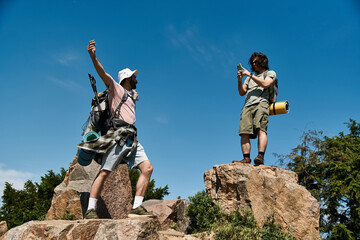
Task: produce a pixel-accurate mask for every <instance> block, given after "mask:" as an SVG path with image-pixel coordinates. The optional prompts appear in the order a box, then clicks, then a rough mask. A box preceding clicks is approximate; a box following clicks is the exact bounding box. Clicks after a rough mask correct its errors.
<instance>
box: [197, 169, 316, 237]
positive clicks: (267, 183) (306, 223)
mask: <svg viewBox="0 0 360 240" xmlns="http://www.w3.org/2000/svg"><path fill="white" fill-rule="evenodd" d="M204 181H205V187H206V191H207V193H208V194H209V195H210V196H211V198H212V199H213V200H214V201H215V202H217V203H218V204H219V205H220V207H221V209H222V210H224V211H225V212H229V211H233V210H235V209H236V208H251V210H252V212H253V214H254V217H255V220H256V222H257V223H258V225H259V226H262V225H263V224H264V223H265V222H266V221H267V219H269V218H271V217H273V218H274V220H275V223H276V224H279V225H280V226H281V227H282V229H283V230H284V231H290V232H292V233H293V234H294V236H295V237H297V238H298V239H309V240H310V239H311V240H314V239H321V238H320V232H319V218H320V207H319V204H318V202H317V201H316V199H315V198H314V197H313V196H312V195H311V194H310V192H308V191H307V190H306V188H305V187H303V186H300V185H299V184H298V183H297V182H298V177H297V174H296V173H294V172H291V171H287V170H285V169H281V168H277V167H268V166H264V165H262V166H257V167H255V166H253V165H250V164H237V163H232V164H222V165H215V166H214V167H213V169H211V170H209V171H206V172H205V174H204Z"/></svg>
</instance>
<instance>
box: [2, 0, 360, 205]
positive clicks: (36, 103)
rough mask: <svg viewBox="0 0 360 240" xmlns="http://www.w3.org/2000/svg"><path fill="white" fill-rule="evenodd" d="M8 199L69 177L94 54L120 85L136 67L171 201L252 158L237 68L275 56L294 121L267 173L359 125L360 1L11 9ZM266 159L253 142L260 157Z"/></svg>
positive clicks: (143, 115)
mask: <svg viewBox="0 0 360 240" xmlns="http://www.w3.org/2000/svg"><path fill="white" fill-rule="evenodd" d="M0 39H1V40H0V53H1V55H0V79H1V80H0V87H1V94H0V100H1V103H2V106H1V110H2V111H1V117H0V125H1V126H2V128H1V132H2V137H1V140H0V151H1V157H0V191H1V193H2V191H3V185H4V182H5V181H8V182H10V183H12V184H13V186H14V187H17V188H21V187H22V185H23V183H24V182H25V181H26V180H27V179H31V180H34V181H40V176H43V175H44V174H45V173H46V172H47V171H48V170H54V171H55V172H59V171H60V168H61V167H64V168H65V169H67V168H68V166H69V165H70V163H71V161H72V160H73V157H74V155H75V153H76V144H77V143H79V142H80V141H81V135H80V134H81V126H82V124H83V123H84V122H85V120H86V119H87V117H88V114H89V110H90V99H91V98H92V96H93V93H92V90H91V87H90V83H89V80H88V77H87V73H91V74H93V75H95V78H96V79H97V81H98V83H99V84H98V89H100V90H102V89H105V87H104V85H103V83H101V80H100V78H99V77H98V76H97V75H96V72H95V70H94V68H93V65H92V63H91V60H90V58H89V55H88V53H87V50H86V48H87V44H88V42H89V40H92V39H94V40H95V41H96V42H97V56H98V58H99V59H100V61H101V63H102V64H103V65H104V67H105V70H106V71H107V72H108V73H109V74H110V75H112V76H113V77H114V78H116V76H117V72H118V71H119V70H121V69H123V68H125V67H129V68H131V69H138V71H139V74H138V81H139V84H138V93H139V99H140V101H139V102H138V105H137V122H136V126H137V128H138V132H139V140H140V142H141V143H142V145H143V146H144V148H145V151H146V153H147V155H148V157H149V158H150V160H151V161H152V163H153V166H154V173H153V178H154V179H155V181H156V185H157V186H165V185H166V184H168V185H169V188H170V192H171V194H170V195H169V196H167V197H166V199H172V198H176V197H178V196H181V197H182V198H187V197H188V196H193V195H194V194H195V193H196V192H198V191H200V190H203V189H204V188H205V187H204V182H203V174H204V172H205V171H207V170H209V169H211V168H212V167H213V166H214V165H216V164H225V163H230V162H231V161H232V160H234V159H241V158H242V153H241V149H240V137H239V136H238V127H239V119H240V112H241V108H242V106H243V104H244V97H240V96H239V94H238V92H237V79H236V65H237V64H238V63H242V64H243V66H244V67H246V68H248V69H249V65H248V64H247V62H248V59H249V57H250V55H251V54H252V53H253V52H255V51H261V52H263V53H265V54H266V55H267V56H268V58H269V66H270V68H271V69H273V70H275V71H276V72H277V76H278V78H279V96H278V99H279V100H288V101H289V102H290V113H289V114H287V115H278V116H271V117H270V123H269V128H268V138H269V144H268V148H267V152H266V155H265V163H266V165H275V166H278V162H277V161H276V159H275V158H274V157H273V154H272V153H279V154H287V153H289V152H290V151H291V149H292V148H294V147H296V145H297V144H299V143H300V137H301V135H302V134H303V132H304V131H306V130H310V129H316V130H323V131H324V132H325V134H326V135H328V136H334V135H337V134H338V133H339V132H340V131H345V132H346V130H347V129H346V126H345V125H344V122H347V121H348V120H349V118H353V119H355V120H356V121H358V122H359V121H360V111H359V110H360V109H359V105H358V102H359V89H360V81H359V78H360V75H359V70H360V58H359V56H360V47H359V46H360V44H359V43H360V3H359V1H355V0H331V1H325V0H323V1H309V0H304V1H285V0H281V1H265V0H258V1H187V0H185V1H156V0H155V1H101V2H100V1H76V0H74V1H67V0H65V1H38V0H34V1H25V0H12V1H9V0H8V1H7V0H5V1H4V0H3V1H1V2H0ZM256 154H257V143H256V140H254V141H252V153H251V155H252V158H254V157H255V156H256Z"/></svg>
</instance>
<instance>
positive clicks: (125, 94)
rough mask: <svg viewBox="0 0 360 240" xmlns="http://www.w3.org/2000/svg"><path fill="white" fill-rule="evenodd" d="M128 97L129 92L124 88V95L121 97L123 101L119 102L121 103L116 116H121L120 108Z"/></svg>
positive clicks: (116, 110)
mask: <svg viewBox="0 0 360 240" xmlns="http://www.w3.org/2000/svg"><path fill="white" fill-rule="evenodd" d="M128 97H129V94H128V93H127V91H126V89H125V88H124V95H123V97H122V99H121V102H120V103H119V105H118V106H117V108H116V109H115V112H114V116H113V117H114V118H119V115H120V108H121V106H122V105H123V104H124V102H126V100H127V98H128Z"/></svg>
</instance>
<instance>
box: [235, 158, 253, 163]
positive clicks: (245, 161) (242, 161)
mask: <svg viewBox="0 0 360 240" xmlns="http://www.w3.org/2000/svg"><path fill="white" fill-rule="evenodd" d="M232 163H251V159H250V158H249V157H244V159H243V160H240V161H239V160H234V161H232Z"/></svg>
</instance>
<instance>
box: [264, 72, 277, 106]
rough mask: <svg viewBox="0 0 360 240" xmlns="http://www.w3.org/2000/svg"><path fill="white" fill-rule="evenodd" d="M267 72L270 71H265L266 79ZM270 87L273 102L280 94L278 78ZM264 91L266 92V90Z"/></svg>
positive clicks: (270, 97) (270, 100)
mask: <svg viewBox="0 0 360 240" xmlns="http://www.w3.org/2000/svg"><path fill="white" fill-rule="evenodd" d="M267 72H268V71H265V73H264V79H265V78H266V75H267ZM268 89H269V103H270V104H271V103H274V102H276V98H277V95H278V90H279V86H278V79H277V78H275V79H274V82H273V83H272V84H271V85H270V87H269V88H268ZM264 92H265V90H264Z"/></svg>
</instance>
